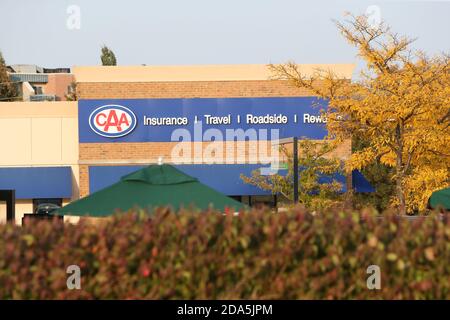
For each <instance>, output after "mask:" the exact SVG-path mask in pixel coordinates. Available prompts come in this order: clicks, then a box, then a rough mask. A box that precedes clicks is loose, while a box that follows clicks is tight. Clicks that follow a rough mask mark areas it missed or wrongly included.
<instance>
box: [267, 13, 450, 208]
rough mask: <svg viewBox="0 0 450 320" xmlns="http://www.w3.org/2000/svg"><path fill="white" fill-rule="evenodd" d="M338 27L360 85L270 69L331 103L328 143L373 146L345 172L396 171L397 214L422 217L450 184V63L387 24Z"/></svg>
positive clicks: (290, 68)
mask: <svg viewBox="0 0 450 320" xmlns="http://www.w3.org/2000/svg"><path fill="white" fill-rule="evenodd" d="M337 26H338V28H339V30H340V31H341V33H342V34H343V35H344V37H345V38H346V40H347V41H348V42H349V43H350V44H352V45H354V46H355V47H356V48H357V49H358V55H359V57H361V58H362V59H363V60H364V61H365V62H366V69H365V70H364V71H362V72H361V74H360V77H359V80H358V81H353V82H351V83H350V82H349V81H343V80H342V79H340V78H339V77H338V76H336V75H335V74H333V72H331V71H329V70H318V71H317V72H316V73H315V75H314V76H313V77H310V78H306V77H304V76H303V75H302V72H301V70H300V69H299V68H298V65H296V64H294V63H287V64H285V65H271V68H272V71H273V72H274V73H275V75H276V78H278V79H284V80H289V81H291V82H292V83H293V84H294V85H295V86H298V87H302V88H307V89H309V90H311V91H312V92H313V93H314V94H316V95H318V96H319V97H321V98H323V99H326V100H327V101H328V102H329V104H328V111H327V117H328V122H327V128H328V132H329V135H330V138H335V139H337V140H342V139H345V138H348V137H349V136H351V135H358V136H359V137H360V138H361V139H362V140H363V141H366V142H367V144H368V146H367V147H366V148H365V149H363V150H360V151H358V152H355V153H354V154H353V155H352V156H351V157H350V159H349V160H348V161H347V163H346V166H345V167H346V170H352V169H361V168H363V167H365V166H367V165H369V164H371V163H374V162H381V163H383V164H385V165H388V166H391V167H393V168H395V184H396V186H397V195H396V196H397V199H396V203H397V204H398V207H399V212H400V213H403V214H404V213H406V212H407V211H412V210H415V209H419V210H422V209H424V208H425V206H426V200H427V199H428V198H427V197H428V196H429V195H430V194H431V192H432V191H434V190H436V189H439V188H443V187H446V186H448V185H449V169H450V59H449V57H448V56H447V55H439V56H435V57H431V58H430V57H427V56H426V55H424V54H423V53H422V52H414V51H412V50H411V49H410V48H409V45H410V43H411V42H412V40H410V39H408V38H406V37H399V36H398V35H397V34H395V33H393V32H391V31H390V29H389V27H387V26H386V25H384V23H382V24H381V25H380V27H379V28H378V29H374V28H373V27H372V26H370V24H369V23H368V22H367V19H366V18H365V17H355V16H351V20H349V21H347V23H346V24H341V23H337ZM393 183H394V182H393Z"/></svg>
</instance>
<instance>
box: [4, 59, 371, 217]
mask: <svg viewBox="0 0 450 320" xmlns="http://www.w3.org/2000/svg"><path fill="white" fill-rule="evenodd" d="M316 67H329V68H332V69H333V70H334V71H335V72H336V73H337V74H339V75H341V76H342V78H343V79H350V78H351V75H352V72H353V68H354V65H352V64H341V65H320V66H319V65H303V66H302V70H304V72H306V73H310V72H312V71H313V70H314V68H316ZM72 70H73V75H74V77H75V81H76V83H77V96H78V98H79V101H77V102H40V103H26V102H24V103H20V104H21V106H20V108H19V107H18V104H19V103H18V102H15V103H14V102H12V103H1V104H0V136H1V137H9V138H8V139H1V140H0V150H5V151H4V152H2V156H0V189H15V190H16V198H17V204H16V221H17V222H18V223H19V222H20V220H21V217H22V214H23V213H26V212H32V211H33V208H34V207H35V206H36V205H37V204H38V203H40V202H43V201H45V202H48V201H52V202H56V203H58V204H65V203H68V202H70V201H72V200H75V199H77V198H79V197H84V196H86V195H88V194H89V193H92V192H95V191H96V190H99V189H100V188H103V187H105V186H107V185H109V184H111V183H114V182H116V181H117V180H118V179H119V178H120V177H121V176H122V175H124V174H126V173H128V172H130V171H132V170H136V169H137V168H139V167H142V166H144V165H146V164H150V163H157V162H161V161H164V162H165V163H172V164H175V165H177V166H178V167H179V168H180V169H181V170H183V171H185V172H186V173H188V174H190V175H193V176H196V177H198V178H199V180H200V181H201V182H203V183H205V184H207V185H210V186H211V187H213V188H215V189H217V190H218V191H221V192H222V193H225V194H227V195H229V196H233V197H235V198H236V199H238V200H241V201H243V202H246V203H250V202H251V203H254V202H255V201H273V197H272V196H270V194H269V193H267V192H265V191H262V190H260V189H257V188H256V187H253V186H250V185H246V184H244V183H243V182H242V180H241V179H240V177H239V176H240V174H241V173H244V174H250V173H251V171H252V170H255V169H260V168H269V169H270V168H272V169H273V168H274V167H273V163H272V164H271V163H270V162H271V161H272V160H270V159H274V156H275V154H274V152H275V151H276V150H277V149H278V148H277V147H274V145H273V143H271V141H270V140H271V139H272V140H273V139H274V136H273V135H276V137H278V138H284V137H290V136H293V135H296V136H304V137H307V138H310V139H316V140H321V139H323V137H324V136H325V135H326V130H325V128H324V123H323V121H322V120H323V119H321V117H320V110H318V108H315V107H314V106H313V105H314V104H315V103H316V102H317V101H318V99H317V98H316V97H313V96H312V95H311V93H310V92H308V91H306V90H302V89H298V88H295V87H293V86H291V85H290V84H289V83H287V82H286V81H281V80H269V78H270V73H269V71H268V69H267V67H266V66H264V65H229V66H214V65H212V66H136V67H117V66H110V67H74V68H73V69H72ZM321 103H323V102H321ZM228 134H230V136H228ZM242 134H243V135H242ZM217 137H219V138H220V137H222V138H223V139H224V142H223V143H222V144H220V143H219V142H220V139H219V138H217ZM276 137H275V138H276ZM350 152H351V143H350V141H347V142H345V143H343V144H342V145H341V146H340V147H339V148H338V149H337V150H336V151H335V155H337V156H338V157H340V158H342V159H345V158H347V157H348V156H349V155H350ZM268 159H269V160H270V161H268ZM361 188H363V187H361ZM361 190H362V189H361ZM0 212H1V211H0Z"/></svg>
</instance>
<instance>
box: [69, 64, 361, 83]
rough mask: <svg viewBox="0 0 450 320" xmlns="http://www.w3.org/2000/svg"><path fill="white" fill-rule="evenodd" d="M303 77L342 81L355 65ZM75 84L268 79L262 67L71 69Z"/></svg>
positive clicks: (306, 70)
mask: <svg viewBox="0 0 450 320" xmlns="http://www.w3.org/2000/svg"><path fill="white" fill-rule="evenodd" d="M298 66H299V68H300V70H301V71H302V72H303V74H304V75H305V76H309V75H311V74H312V73H313V72H314V71H315V70H316V69H330V70H333V71H334V72H335V73H336V74H337V75H338V76H340V77H341V78H342V79H351V77H352V74H353V70H354V68H355V64H351V63H347V64H299V65H298ZM72 73H73V74H74V75H75V79H76V81H77V82H171V81H173V82H177V81H245V80H247V81H251V80H269V79H270V77H271V75H272V74H271V72H270V70H269V68H268V66H267V65H265V64H246V65H180V66H74V67H73V68H72Z"/></svg>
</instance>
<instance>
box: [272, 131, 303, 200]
mask: <svg viewBox="0 0 450 320" xmlns="http://www.w3.org/2000/svg"><path fill="white" fill-rule="evenodd" d="M288 143H292V144H293V150H292V153H293V158H294V159H293V161H294V166H293V170H294V186H293V187H294V203H298V137H290V138H284V139H278V140H276V141H273V142H272V144H276V145H282V144H288Z"/></svg>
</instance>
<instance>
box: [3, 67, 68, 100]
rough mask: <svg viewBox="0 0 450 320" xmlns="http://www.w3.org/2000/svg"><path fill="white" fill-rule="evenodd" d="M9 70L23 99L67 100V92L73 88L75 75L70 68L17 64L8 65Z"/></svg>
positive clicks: (19, 95)
mask: <svg viewBox="0 0 450 320" xmlns="http://www.w3.org/2000/svg"><path fill="white" fill-rule="evenodd" d="M8 70H9V77H10V79H11V81H12V82H14V83H16V84H17V86H16V87H17V88H18V97H19V98H20V100H22V101H66V94H68V93H70V92H71V90H72V87H71V84H72V82H73V81H74V77H73V74H71V73H70V69H69V68H54V69H48V68H41V67H38V66H36V65H29V64H16V65H10V66H8Z"/></svg>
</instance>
